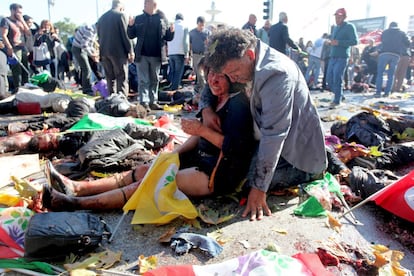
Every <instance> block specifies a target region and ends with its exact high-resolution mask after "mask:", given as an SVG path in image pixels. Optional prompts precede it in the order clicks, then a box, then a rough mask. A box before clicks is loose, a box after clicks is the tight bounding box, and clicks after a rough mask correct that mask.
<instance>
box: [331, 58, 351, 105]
mask: <svg viewBox="0 0 414 276" xmlns="http://www.w3.org/2000/svg"><path fill="white" fill-rule="evenodd" d="M347 64H348V58H338V57H331V58H329V64H328V72H327V75H326V78H327V82H328V86H329V88H330V89H331V91H332V92H333V93H334V94H335V97H334V100H333V102H334V103H335V104H339V103H341V99H342V94H343V88H342V83H343V80H344V73H345V69H346V65H347Z"/></svg>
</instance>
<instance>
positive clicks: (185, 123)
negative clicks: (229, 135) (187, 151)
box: [181, 119, 224, 149]
mask: <svg viewBox="0 0 414 276" xmlns="http://www.w3.org/2000/svg"><path fill="white" fill-rule="evenodd" d="M181 128H182V129H183V131H184V132H185V133H188V134H190V135H193V136H200V137H203V138H204V139H206V140H207V141H209V142H210V143H212V144H213V145H215V146H216V147H218V148H219V149H221V147H222V145H223V140H224V136H223V135H222V134H221V133H219V132H217V131H215V130H213V129H211V128H209V127H207V126H205V125H203V124H202V123H201V122H200V121H199V120H197V119H181Z"/></svg>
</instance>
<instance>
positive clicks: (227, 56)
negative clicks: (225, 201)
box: [200, 28, 327, 220]
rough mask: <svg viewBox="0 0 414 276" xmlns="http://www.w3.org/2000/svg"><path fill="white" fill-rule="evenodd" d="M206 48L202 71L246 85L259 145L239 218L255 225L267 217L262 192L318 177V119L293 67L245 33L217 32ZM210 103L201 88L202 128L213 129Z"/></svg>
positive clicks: (321, 147)
mask: <svg viewBox="0 0 414 276" xmlns="http://www.w3.org/2000/svg"><path fill="white" fill-rule="evenodd" d="M207 49H208V52H206V65H207V66H209V67H210V68H212V70H215V71H217V72H221V73H223V74H224V75H226V76H228V77H229V78H230V81H231V82H232V83H242V84H246V86H247V88H246V89H247V95H248V97H249V98H250V109H251V110H250V111H251V112H252V114H253V122H254V134H255V137H256V139H258V140H259V146H258V148H257V151H256V153H255V155H254V156H253V159H252V161H251V163H250V171H249V175H248V181H247V183H248V186H249V188H250V191H249V195H248V199H247V206H246V208H245V210H244V212H243V217H246V216H247V215H248V214H250V220H255V219H258V220H260V219H262V218H263V215H271V210H270V209H269V206H268V205H267V202H266V193H267V192H268V191H271V190H275V189H284V188H287V187H289V186H295V185H299V184H301V183H305V182H309V181H312V180H315V179H320V178H322V177H323V172H324V171H325V169H326V168H327V156H326V150H325V138H324V132H323V130H322V125H321V121H320V119H319V114H318V111H317V109H316V107H315V106H314V105H313V104H312V99H311V96H310V93H309V89H308V87H307V85H306V81H305V79H304V77H303V75H302V73H301V72H300V70H299V68H298V66H297V65H296V64H295V63H294V62H293V61H292V60H291V59H289V58H288V57H287V56H286V55H284V54H282V53H280V52H279V51H276V50H275V49H273V48H271V47H269V46H268V45H267V44H265V43H263V42H262V41H261V40H259V39H257V38H256V37H255V36H254V35H253V34H252V33H251V32H249V31H245V30H240V29H237V28H231V29H224V30H221V31H217V32H215V33H213V34H212V35H211V36H210V38H209V40H208V45H207ZM253 80H254V81H253ZM213 102H214V98H213V97H212V95H211V93H210V92H209V91H208V89H205V90H204V91H203V93H202V97H201V102H200V109H201V112H202V114H203V123H204V124H206V125H207V126H210V128H212V129H219V125H220V122H219V120H218V119H217V117H216V116H215V115H214V112H213V109H212V108H211V107H212V106H213Z"/></svg>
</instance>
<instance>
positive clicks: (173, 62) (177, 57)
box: [167, 13, 190, 91]
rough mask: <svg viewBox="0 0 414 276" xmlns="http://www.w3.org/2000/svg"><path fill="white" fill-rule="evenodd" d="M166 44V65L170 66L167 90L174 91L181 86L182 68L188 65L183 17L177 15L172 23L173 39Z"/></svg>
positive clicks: (188, 42) (185, 28)
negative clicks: (169, 83)
mask: <svg viewBox="0 0 414 276" xmlns="http://www.w3.org/2000/svg"><path fill="white" fill-rule="evenodd" d="M167 44H168V63H169V65H170V78H169V79H170V82H171V86H170V87H169V89H168V90H171V91H175V90H177V89H178V88H179V87H180V85H181V79H182V77H183V73H184V66H185V64H188V52H189V44H190V38H189V35H188V28H187V27H186V26H185V24H184V17H183V15H182V14H181V13H177V15H176V16H175V22H174V38H173V39H172V40H171V41H168V42H167Z"/></svg>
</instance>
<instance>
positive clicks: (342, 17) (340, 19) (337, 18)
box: [335, 14, 345, 25]
mask: <svg viewBox="0 0 414 276" xmlns="http://www.w3.org/2000/svg"><path fill="white" fill-rule="evenodd" d="M344 20H345V15H340V14H335V22H336V25H342V23H343V22H344Z"/></svg>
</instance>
